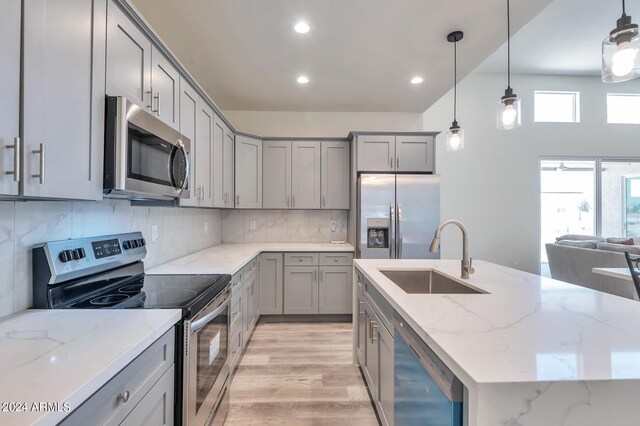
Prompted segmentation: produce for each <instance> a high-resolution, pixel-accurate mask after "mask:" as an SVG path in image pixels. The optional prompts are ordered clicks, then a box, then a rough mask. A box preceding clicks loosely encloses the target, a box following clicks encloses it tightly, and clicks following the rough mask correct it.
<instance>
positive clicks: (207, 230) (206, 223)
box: [204, 222, 209, 234]
mask: <svg viewBox="0 0 640 426" xmlns="http://www.w3.org/2000/svg"><path fill="white" fill-rule="evenodd" d="M207 232H209V222H205V223H204V233H205V234H206V233H207Z"/></svg>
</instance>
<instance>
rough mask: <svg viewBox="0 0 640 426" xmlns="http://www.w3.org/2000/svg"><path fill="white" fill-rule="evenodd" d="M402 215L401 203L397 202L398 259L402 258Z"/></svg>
mask: <svg viewBox="0 0 640 426" xmlns="http://www.w3.org/2000/svg"><path fill="white" fill-rule="evenodd" d="M401 215H402V210H400V204H396V233H397V234H398V242H397V244H398V247H397V249H396V250H397V253H396V259H402V228H401V227H400V224H401V220H402V219H401V217H400V216H401Z"/></svg>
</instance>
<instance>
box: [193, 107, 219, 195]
mask: <svg viewBox="0 0 640 426" xmlns="http://www.w3.org/2000/svg"><path fill="white" fill-rule="evenodd" d="M213 129H214V113H213V109H212V108H211V107H210V106H209V105H208V104H207V103H206V102H204V101H203V100H202V98H198V110H197V115H196V143H197V152H196V158H195V162H196V185H197V187H198V188H200V202H199V203H198V205H199V206H200V207H213Z"/></svg>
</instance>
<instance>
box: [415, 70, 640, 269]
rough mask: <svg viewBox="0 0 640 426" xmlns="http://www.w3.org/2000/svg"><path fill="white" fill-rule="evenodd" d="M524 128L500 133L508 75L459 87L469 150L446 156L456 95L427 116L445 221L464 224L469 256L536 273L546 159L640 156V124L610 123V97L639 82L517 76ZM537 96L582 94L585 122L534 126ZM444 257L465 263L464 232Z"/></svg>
mask: <svg viewBox="0 0 640 426" xmlns="http://www.w3.org/2000/svg"><path fill="white" fill-rule="evenodd" d="M512 86H513V88H514V91H515V92H516V93H517V94H518V95H519V96H520V97H521V98H522V112H523V120H522V123H523V125H522V127H521V128H519V129H515V130H511V131H499V130H497V129H496V126H495V122H496V118H495V114H496V112H495V111H496V104H497V102H498V100H499V98H500V97H501V96H502V95H503V94H504V89H505V87H506V76H504V75H496V74H479V73H473V74H471V75H469V76H468V77H467V78H465V79H464V80H463V81H462V82H460V84H459V85H458V121H459V123H460V125H461V126H462V127H463V128H464V130H465V148H464V150H463V151H459V152H447V151H446V150H445V134H444V133H446V131H447V129H448V128H449V126H450V125H451V121H452V105H453V92H452V91H451V92H449V93H447V94H446V95H445V96H444V97H443V98H441V99H440V100H439V101H438V102H436V103H435V104H434V105H433V106H432V107H431V108H429V109H428V110H427V111H425V113H424V130H435V131H441V132H443V134H442V135H440V136H438V139H437V159H436V160H437V172H438V174H440V175H441V176H442V179H441V181H442V186H441V194H442V200H441V215H442V216H441V217H442V219H443V220H444V219H449V218H456V219H460V220H461V221H462V222H463V223H464V224H465V225H466V226H467V227H468V229H469V234H470V254H471V256H472V257H474V258H478V259H484V260H488V261H492V262H495V263H499V264H502V265H506V266H510V267H515V268H518V269H523V270H526V271H530V272H537V271H538V268H539V265H538V263H539V257H540V255H539V244H540V236H539V232H540V231H539V230H540V177H539V159H540V157H541V156H611V157H624V156H628V157H638V156H640V126H639V125H609V124H607V123H606V93H607V92H614V93H625V92H629V93H640V81H632V82H627V83H621V84H615V85H605V84H604V83H602V82H601V81H600V79H599V78H598V77H560V76H528V75H517V76H513V78H512ZM534 90H570V91H579V92H580V100H581V113H580V116H581V123H577V124H560V123H534V122H533V92H534ZM442 246H443V252H442V254H443V257H446V258H459V257H460V254H461V247H460V246H461V238H460V236H459V231H458V230H457V229H453V228H452V229H447V230H446V231H445V232H444V235H443V243H442Z"/></svg>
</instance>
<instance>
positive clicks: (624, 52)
mask: <svg viewBox="0 0 640 426" xmlns="http://www.w3.org/2000/svg"><path fill="white" fill-rule="evenodd" d="M628 26H629V27H630V28H628V29H627V30H621V31H616V30H617V29H616V30H614V31H612V34H611V35H610V36H609V37H607V38H605V39H604V40H603V41H602V81H604V82H605V83H617V82H621V81H628V80H633V79H634V78H638V77H640V35H639V34H638V27H637V25H636V26H634V25H633V24H631V25H628ZM634 27H635V28H634Z"/></svg>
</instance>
